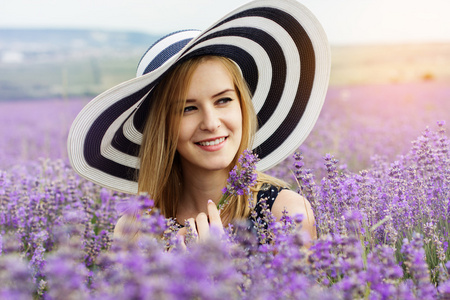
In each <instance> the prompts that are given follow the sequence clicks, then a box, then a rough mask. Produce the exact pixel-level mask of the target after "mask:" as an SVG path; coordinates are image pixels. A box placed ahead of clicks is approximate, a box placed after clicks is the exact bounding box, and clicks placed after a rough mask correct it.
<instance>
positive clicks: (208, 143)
mask: <svg viewBox="0 0 450 300" xmlns="http://www.w3.org/2000/svg"><path fill="white" fill-rule="evenodd" d="M225 139H226V137H221V138H218V139H215V140H212V141H207V142H198V143H196V144H197V145H200V146H215V145H219V144H220V143H222V142H223V141H225Z"/></svg>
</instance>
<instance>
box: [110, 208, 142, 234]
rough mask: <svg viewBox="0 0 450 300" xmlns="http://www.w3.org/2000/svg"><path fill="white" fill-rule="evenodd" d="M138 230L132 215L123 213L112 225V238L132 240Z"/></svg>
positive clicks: (137, 224)
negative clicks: (114, 224)
mask: <svg viewBox="0 0 450 300" xmlns="http://www.w3.org/2000/svg"><path fill="white" fill-rule="evenodd" d="M138 232H139V223H138V221H137V219H136V217H135V216H134V215H129V214H124V215H122V216H121V217H120V218H119V220H117V223H116V226H115V227H114V238H115V239H117V238H119V239H126V240H133V239H135V238H136V236H137V234H138Z"/></svg>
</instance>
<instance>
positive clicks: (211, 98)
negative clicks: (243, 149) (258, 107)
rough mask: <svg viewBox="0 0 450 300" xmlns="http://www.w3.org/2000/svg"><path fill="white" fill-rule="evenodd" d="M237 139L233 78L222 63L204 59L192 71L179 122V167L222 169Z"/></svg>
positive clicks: (237, 108) (234, 150) (239, 131)
mask: <svg viewBox="0 0 450 300" xmlns="http://www.w3.org/2000/svg"><path fill="white" fill-rule="evenodd" d="M241 139H242V114H241V105H240V99H239V98H238V95H237V93H236V91H235V88H234V83H233V80H232V78H231V76H230V74H229V73H228V70H227V69H226V68H225V67H224V66H223V65H222V63H220V62H219V61H216V60H214V59H210V60H206V61H204V62H202V63H201V64H200V65H199V66H198V67H197V69H196V70H195V71H194V73H193V76H192V79H191V83H190V85H189V88H188V93H187V101H186V105H185V107H184V112H183V117H182V119H181V123H180V134H179V136H178V145H177V151H178V153H179V154H180V157H181V165H182V168H183V169H186V168H190V169H192V170H195V169H204V170H221V169H225V168H227V167H228V166H229V164H230V163H231V161H232V160H233V159H234V157H235V156H236V153H237V151H238V149H239V145H240V143H241Z"/></svg>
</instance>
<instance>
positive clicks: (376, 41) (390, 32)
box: [0, 0, 450, 171]
mask: <svg viewBox="0 0 450 300" xmlns="http://www.w3.org/2000/svg"><path fill="white" fill-rule="evenodd" d="M246 2H248V1H243V0H228V1H222V0H191V1H186V0H165V1H154V0H146V1H144V0H134V1H125V0H108V1H106V0H96V1H90V0H89V1H88V0H15V1H2V2H1V3H0V117H1V120H0V127H1V129H0V141H1V143H2V150H1V154H0V155H1V158H0V168H6V167H8V166H10V165H12V164H15V163H18V162H21V161H27V160H33V159H37V158H38V157H50V158H65V157H66V154H65V152H66V150H65V139H66V137H67V132H68V128H69V127H70V124H71V122H72V120H73V118H74V117H75V116H76V114H77V112H78V111H79V110H80V109H81V108H82V107H83V105H85V104H86V103H87V102H88V101H89V100H90V99H92V98H93V97H95V96H96V95H98V94H99V93H101V92H103V91H105V90H106V89H108V88H110V87H112V86H114V85H116V84H118V83H120V82H123V81H125V80H128V79H131V78H133V77H134V76H135V70H136V66H137V63H138V62H139V58H140V57H141V55H142V54H143V53H144V52H145V50H146V49H147V48H148V47H149V46H150V45H151V44H152V43H153V42H154V41H155V40H157V39H158V38H159V37H161V36H163V35H165V34H167V33H169V32H172V31H175V30H179V29H188V28H196V29H206V28H207V27H208V26H210V25H212V23H213V22H215V21H216V20H218V19H219V18H220V17H222V16H223V14H225V13H227V12H229V11H231V10H232V9H234V8H237V7H238V6H240V5H242V4H244V3H246ZM299 2H301V3H303V4H304V5H305V6H307V7H308V8H309V9H310V10H311V11H312V12H313V13H314V14H315V16H316V17H317V18H318V19H319V21H320V22H321V23H322V25H323V27H324V29H325V31H326V32H327V35H328V38H329V41H330V44H331V51H332V69H331V71H332V72H331V78H330V89H329V92H328V95H327V100H326V103H325V105H324V109H323V112H322V114H321V116H320V117H319V120H318V123H317V126H316V127H315V128H314V130H313V132H312V133H311V136H310V137H309V138H308V140H307V141H305V143H304V145H302V147H301V149H300V150H301V151H302V152H304V154H305V156H306V157H307V159H309V164H310V166H311V168H313V169H316V168H320V164H321V156H323V155H324V154H325V153H332V154H333V155H335V156H337V157H338V158H339V159H340V160H341V161H342V164H343V168H347V167H348V168H350V169H351V170H355V171H356V170H360V169H362V168H366V167H368V166H370V163H371V158H372V157H373V155H381V156H385V157H387V158H388V159H391V160H393V159H395V157H396V155H399V154H403V153H406V151H407V150H408V149H409V147H410V142H411V140H412V139H414V138H415V137H417V136H418V135H420V133H421V131H422V130H423V129H424V128H425V127H426V126H431V127H433V126H435V124H436V121H440V120H445V119H446V118H448V115H449V112H450V110H449V109H450V105H449V104H448V102H449V101H450V84H449V83H450V18H448V12H449V11H450V2H449V1H448V0H427V1H420V0H394V1H392V0H339V1H335V0H300V1H299ZM55 124H58V125H57V126H55Z"/></svg>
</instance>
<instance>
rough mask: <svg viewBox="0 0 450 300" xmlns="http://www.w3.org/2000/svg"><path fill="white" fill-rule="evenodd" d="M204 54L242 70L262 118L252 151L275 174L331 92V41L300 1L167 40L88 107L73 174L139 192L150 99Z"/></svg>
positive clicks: (78, 125) (77, 127)
mask: <svg viewBox="0 0 450 300" xmlns="http://www.w3.org/2000/svg"><path fill="white" fill-rule="evenodd" d="M200 55H218V56H224V57H227V58H229V59H231V60H232V61H234V62H235V63H236V64H237V65H238V66H239V68H240V69H241V72H242V74H243V77H244V78H245V80H246V81H247V83H248V85H249V88H250V91H251V93H252V95H253V96H252V101H253V105H254V108H255V111H256V113H257V118H258V125H259V129H258V131H257V133H256V137H255V142H254V145H253V148H254V149H253V150H254V151H255V152H256V153H257V154H258V155H259V158H260V161H259V162H258V165H257V169H258V170H260V171H264V170H267V169H269V168H271V167H273V166H274V165H276V164H277V163H279V162H280V161H282V160H283V159H285V158H286V157H287V156H289V155H290V154H291V153H292V152H294V151H295V150H296V149H297V148H298V147H299V146H300V144H301V143H302V142H303V141H304V140H305V138H306V137H307V136H308V134H309V133H310V131H311V129H312V128H313V126H314V124H315V122H316V120H317V118H318V116H319V113H320V110H321V108H322V105H323V102H324V99H325V95H326V91H327V88H328V80H329V73H330V49H329V45H328V41H327V37H326V35H325V32H324V31H323V29H322V26H321V25H320V23H319V22H318V21H317V19H316V18H315V17H314V15H313V14H312V13H311V12H310V11H309V10H308V9H307V8H305V7H304V6H303V5H302V4H300V3H298V2H297V1H295V0H256V1H253V2H249V3H247V4H245V5H243V6H241V7H240V8H238V9H236V10H234V11H233V12H231V13H229V14H227V15H225V16H224V17H223V18H221V19H220V20H218V21H217V22H216V23H215V24H213V25H212V26H211V27H209V28H208V29H206V30H204V31H197V30H186V31H179V32H176V33H173V34H170V35H168V36H166V37H164V38H162V39H160V40H159V41H157V42H156V43H155V44H153V46H152V47H150V49H149V50H148V51H147V52H146V53H145V55H144V56H143V58H142V59H141V61H140V63H139V66H138V71H137V77H136V78H133V79H131V80H129V81H126V82H124V83H122V84H119V85H117V86H115V87H113V88H111V89H109V90H107V91H106V92H104V93H102V94H101V95H99V96H97V97H96V98H95V99H93V100H92V101H91V102H89V103H88V104H87V105H86V107H84V108H83V110H82V111H81V112H80V113H79V114H78V116H77V117H76V119H75V120H74V122H73V124H72V127H71V129H70V133H69V138H68V153H69V159H70V162H71V164H72V166H73V168H74V170H75V171H76V172H77V173H78V174H80V175H81V176H82V177H85V178H86V179H88V180H90V181H92V182H95V183H97V184H99V185H101V186H104V187H107V188H110V189H113V190H116V191H120V192H125V193H133V194H134V193H137V191H138V188H137V181H136V174H137V173H138V169H139V158H138V153H139V147H140V144H141V141H142V131H143V127H144V123H145V120H146V116H147V114H148V109H149V104H150V103H149V98H150V97H147V95H148V94H149V93H151V91H152V89H153V87H154V86H155V85H156V84H158V82H159V81H160V80H161V78H162V77H163V76H164V75H165V74H167V72H168V71H169V70H170V69H171V68H172V67H173V66H174V65H175V64H177V63H180V62H182V61H185V60H187V59H189V58H192V57H194V56H200ZM155 101H157V99H156V100H155Z"/></svg>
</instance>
